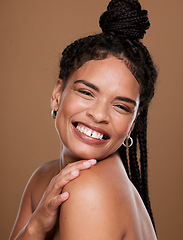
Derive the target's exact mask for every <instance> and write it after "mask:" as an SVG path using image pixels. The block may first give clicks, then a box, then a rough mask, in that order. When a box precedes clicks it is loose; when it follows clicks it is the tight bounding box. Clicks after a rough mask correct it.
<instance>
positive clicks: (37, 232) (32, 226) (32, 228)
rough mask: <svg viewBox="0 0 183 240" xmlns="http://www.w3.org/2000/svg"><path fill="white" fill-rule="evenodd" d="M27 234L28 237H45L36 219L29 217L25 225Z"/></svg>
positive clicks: (36, 239)
mask: <svg viewBox="0 0 183 240" xmlns="http://www.w3.org/2000/svg"><path fill="white" fill-rule="evenodd" d="M26 232H27V235H28V236H29V237H30V239H35V240H43V239H45V235H46V234H45V233H43V232H42V231H41V229H40V228H39V224H38V223H36V220H33V219H30V220H29V222H28V223H27V226H26Z"/></svg>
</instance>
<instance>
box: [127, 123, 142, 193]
mask: <svg viewBox="0 0 183 240" xmlns="http://www.w3.org/2000/svg"><path fill="white" fill-rule="evenodd" d="M131 137H132V139H133V145H132V146H131V147H130V148H129V160H130V172H131V181H132V183H133V184H134V186H135V187H136V188H137V190H138V192H139V193H140V195H142V180H141V176H140V169H139V164H138V161H137V132H136V126H135V128H134V129H133V131H132V133H131Z"/></svg>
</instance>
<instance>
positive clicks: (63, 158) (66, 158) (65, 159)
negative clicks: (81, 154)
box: [60, 146, 81, 170]
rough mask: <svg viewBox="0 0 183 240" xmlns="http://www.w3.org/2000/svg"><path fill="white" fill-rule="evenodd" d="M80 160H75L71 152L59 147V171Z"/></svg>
mask: <svg viewBox="0 0 183 240" xmlns="http://www.w3.org/2000/svg"><path fill="white" fill-rule="evenodd" d="M79 160H81V159H80V158H77V157H76V156H73V154H72V153H71V152H69V151H68V149H66V147H64V146H62V147H61V152H60V170H61V169H63V168H65V167H66V166H67V165H68V164H69V163H73V162H76V161H79Z"/></svg>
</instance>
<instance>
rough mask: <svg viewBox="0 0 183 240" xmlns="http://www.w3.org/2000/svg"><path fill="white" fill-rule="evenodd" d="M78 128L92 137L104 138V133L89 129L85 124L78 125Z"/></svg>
mask: <svg viewBox="0 0 183 240" xmlns="http://www.w3.org/2000/svg"><path fill="white" fill-rule="evenodd" d="M76 129H77V130H78V131H79V132H81V133H84V134H85V135H87V136H89V137H92V138H96V139H100V140H101V139H102V138H103V134H101V133H98V132H95V131H92V130H91V129H88V128H86V127H84V126H82V127H80V126H79V125H78V126H77V127H76Z"/></svg>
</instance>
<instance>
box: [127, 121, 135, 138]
mask: <svg viewBox="0 0 183 240" xmlns="http://www.w3.org/2000/svg"><path fill="white" fill-rule="evenodd" d="M134 126H135V121H134V122H133V124H132V126H131V128H130V130H129V132H128V138H129V137H130V134H131V132H132V130H133V128H134Z"/></svg>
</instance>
